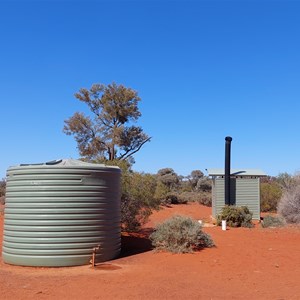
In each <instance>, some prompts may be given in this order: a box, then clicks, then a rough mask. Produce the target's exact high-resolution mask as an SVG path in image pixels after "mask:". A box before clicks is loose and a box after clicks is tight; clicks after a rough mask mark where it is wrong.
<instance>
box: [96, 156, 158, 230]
mask: <svg viewBox="0 0 300 300" xmlns="http://www.w3.org/2000/svg"><path fill="white" fill-rule="evenodd" d="M101 162H102V163H103V161H101ZM104 163H105V164H107V165H116V166H118V167H119V168H121V170H122V177H121V191H122V193H121V224H122V230H124V231H136V230H138V229H139V228H140V226H141V225H143V224H144V223H145V222H147V220H148V217H149V216H150V215H151V212H152V210H155V209H158V208H159V204H160V202H159V200H157V199H156V198H155V191H156V186H157V181H156V178H155V176H154V175H151V174H145V173H139V172H133V171H132V170H131V168H130V167H131V165H130V163H128V162H127V161H124V160H123V161H122V160H121V161H120V160H114V161H104Z"/></svg>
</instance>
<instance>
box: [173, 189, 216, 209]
mask: <svg viewBox="0 0 300 300" xmlns="http://www.w3.org/2000/svg"><path fill="white" fill-rule="evenodd" d="M178 198H179V199H180V200H179V201H180V202H181V203H187V202H198V203H199V204H202V205H205V206H211V193H210V192H182V193H179V195H178Z"/></svg>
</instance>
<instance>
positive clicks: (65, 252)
mask: <svg viewBox="0 0 300 300" xmlns="http://www.w3.org/2000/svg"><path fill="white" fill-rule="evenodd" d="M7 175H8V179H7V190H6V205H5V225H4V239H3V260H4V262H6V263H9V264H16V265H23V266H75V265H84V264H88V263H89V260H90V259H91V256H92V249H93V247H95V246H97V245H98V244H100V245H101V249H100V254H99V255H97V261H106V260H110V259H113V258H115V257H116V256H118V255H119V253H120V249H121V232H120V170H119V169H118V168H106V167H101V168H92V169H91V168H89V167H87V166H84V167H78V166H77V167H59V166H42V167H39V166H26V167H22V166H20V167H13V168H10V169H8V172H7Z"/></svg>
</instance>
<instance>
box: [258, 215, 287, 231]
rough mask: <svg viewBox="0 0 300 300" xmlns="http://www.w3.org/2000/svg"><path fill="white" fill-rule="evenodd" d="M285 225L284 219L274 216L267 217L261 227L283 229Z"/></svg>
mask: <svg viewBox="0 0 300 300" xmlns="http://www.w3.org/2000/svg"><path fill="white" fill-rule="evenodd" d="M284 225H285V221H284V219H283V218H281V217H278V216H272V215H266V216H265V217H264V218H263V221H262V223H261V226H262V227H263V228H267V227H281V226H284Z"/></svg>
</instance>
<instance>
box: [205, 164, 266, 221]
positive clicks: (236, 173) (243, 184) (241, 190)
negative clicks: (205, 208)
mask: <svg viewBox="0 0 300 300" xmlns="http://www.w3.org/2000/svg"><path fill="white" fill-rule="evenodd" d="M207 172H208V175H209V176H211V177H212V180H213V183H212V216H213V217H214V218H215V217H216V216H217V215H218V214H219V213H221V211H222V208H223V207H224V206H225V192H224V189H225V178H224V177H225V172H224V169H207ZM264 176H267V175H266V174H265V173H264V172H263V171H262V170H259V169H231V171H230V197H231V203H233V204H234V205H236V206H247V207H248V208H249V210H250V211H251V212H252V213H253V219H254V220H259V219H260V178H261V177H264Z"/></svg>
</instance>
